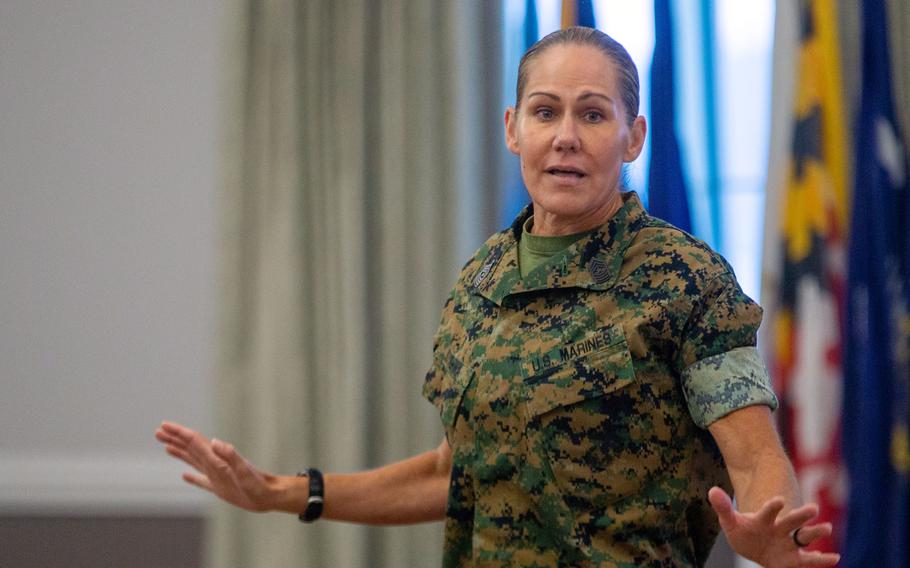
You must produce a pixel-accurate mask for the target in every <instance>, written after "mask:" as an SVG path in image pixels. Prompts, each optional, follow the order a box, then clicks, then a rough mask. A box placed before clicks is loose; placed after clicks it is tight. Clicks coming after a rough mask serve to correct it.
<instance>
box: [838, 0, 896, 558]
mask: <svg viewBox="0 0 910 568" xmlns="http://www.w3.org/2000/svg"><path fill="white" fill-rule="evenodd" d="M862 63H863V76H862V86H861V89H860V92H861V93H862V103H861V105H860V115H859V117H858V122H857V130H856V146H855V148H856V185H855V189H854V194H853V195H854V200H853V217H852V222H851V232H850V252H849V261H848V262H849V265H848V296H847V321H846V326H847V338H848V344H847V345H848V348H847V352H846V353H845V360H846V366H845V376H844V399H843V401H844V407H843V429H844V430H843V451H844V458H845V460H846V462H847V471H848V474H849V487H850V490H849V498H848V503H847V527H846V528H847V538H846V545H845V547H844V550H843V553H844V555H843V564H842V565H843V566H848V567H853V566H855V567H860V566H863V567H865V566H876V567H878V566H881V567H895V568H897V567H901V568H903V567H905V566H908V565H910V542H908V538H907V537H908V530H910V523H908V520H910V501H908V485H907V483H908V471H910V441H908V440H910V436H908V428H907V426H908V413H910V406H908V405H910V400H908V395H907V393H908V381H910V361H908V359H910V312H908V304H910V255H908V250H910V199H908V192H910V188H908V182H907V146H906V145H905V144H903V143H902V141H901V135H900V130H899V128H898V123H897V121H896V120H895V114H894V103H893V95H892V91H891V77H890V72H891V70H890V58H889V51H888V26H887V20H886V12H885V6H884V4H883V0H864V2H863V59H862Z"/></svg>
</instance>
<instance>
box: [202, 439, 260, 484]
mask: <svg viewBox="0 0 910 568" xmlns="http://www.w3.org/2000/svg"><path fill="white" fill-rule="evenodd" d="M212 451H213V452H214V453H215V455H216V456H218V457H219V458H220V459H221V460H223V461H224V462H225V463H226V464H228V466H229V467H230V470H231V473H232V474H233V475H234V477H235V478H236V479H237V481H238V482H240V483H243V482H247V483H249V482H250V481H251V480H253V479H254V478H256V477H257V476H256V472H255V471H254V470H253V468H252V466H251V465H250V462H248V461H247V460H246V459H245V458H244V457H243V456H241V455H240V453H238V452H237V449H236V448H235V447H234V446H233V444H229V443H227V442H222V441H221V440H212ZM256 481H258V479H257V480H256Z"/></svg>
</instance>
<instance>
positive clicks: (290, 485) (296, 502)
mask: <svg viewBox="0 0 910 568" xmlns="http://www.w3.org/2000/svg"><path fill="white" fill-rule="evenodd" d="M272 494H273V497H272V500H271V501H272V503H273V505H272V506H271V507H270V508H271V509H272V510H273V511H281V512H284V513H292V514H294V515H299V514H300V513H301V512H303V511H304V510H305V509H306V507H307V499H308V498H309V496H310V480H309V478H307V477H300V476H296V475H279V476H276V477H275V483H274V488H273V490H272Z"/></svg>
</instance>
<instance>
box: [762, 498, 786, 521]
mask: <svg viewBox="0 0 910 568" xmlns="http://www.w3.org/2000/svg"><path fill="white" fill-rule="evenodd" d="M785 505H786V502H785V501H784V498H783V497H772V498H771V499H768V500H767V501H765V504H764V505H762V506H761V508H760V509H759V510H758V511H756V512H755V520H756V522H759V523H762V524H766V525H773V524H774V520H775V519H777V516H778V515H779V514H780V512H781V511H783V510H784V506H785Z"/></svg>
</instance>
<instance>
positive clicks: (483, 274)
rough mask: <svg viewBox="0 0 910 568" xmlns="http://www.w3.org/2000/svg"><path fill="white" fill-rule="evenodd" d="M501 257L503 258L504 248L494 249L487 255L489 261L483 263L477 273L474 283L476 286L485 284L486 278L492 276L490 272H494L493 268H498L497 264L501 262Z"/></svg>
mask: <svg viewBox="0 0 910 568" xmlns="http://www.w3.org/2000/svg"><path fill="white" fill-rule="evenodd" d="M500 258H502V249H501V248H495V249H493V251H492V252H491V253H490V256H488V257H487V261H486V262H485V263H483V268H481V269H480V272H478V273H477V276H475V277H474V282H473V285H474V287H475V288H480V285H481V284H483V282H484V280H486V279H487V277H489V276H490V273H492V272H493V269H494V268H496V265H497V264H498V263H499V259H500Z"/></svg>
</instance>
